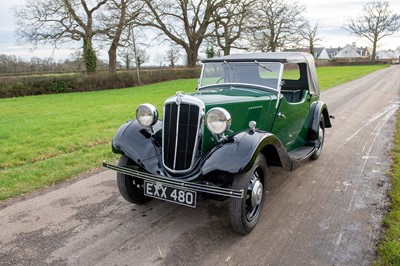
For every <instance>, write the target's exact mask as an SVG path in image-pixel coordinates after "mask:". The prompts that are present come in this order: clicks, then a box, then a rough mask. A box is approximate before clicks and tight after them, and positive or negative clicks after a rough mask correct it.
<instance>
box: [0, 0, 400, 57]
mask: <svg viewBox="0 0 400 266" xmlns="http://www.w3.org/2000/svg"><path fill="white" fill-rule="evenodd" d="M298 2H299V3H300V4H302V5H304V6H305V7H306V12H305V14H304V16H305V17H306V18H307V19H309V20H311V21H318V23H319V25H320V30H319V36H320V37H321V38H322V41H321V42H319V43H318V44H319V45H318V46H323V47H326V48H330V47H344V46H345V45H346V44H352V43H353V42H355V43H356V45H357V46H363V47H365V46H370V43H369V42H368V41H367V40H366V39H365V38H359V37H356V36H354V35H351V34H350V33H349V32H347V31H346V30H344V29H343V24H344V23H345V22H346V21H348V19H349V18H356V17H357V16H358V15H359V14H360V12H361V10H362V6H363V5H364V4H365V3H366V2H367V1H365V0H350V1H349V0H347V1H346V0H335V1H333V0H330V1H326V0H325V1H323V0H298ZM388 2H389V5H390V8H391V10H393V11H394V12H396V13H397V14H400V0H388ZM22 3H24V0H16V1H9V0H0V54H7V55H16V56H17V57H21V58H22V59H24V60H29V59H30V58H31V57H34V56H36V57H40V58H47V57H53V58H54V59H55V60H60V59H66V58H68V57H69V56H70V54H71V53H72V52H73V51H74V50H73V49H77V48H79V47H80V45H81V44H80V43H77V44H76V46H75V45H71V43H69V44H68V46H65V47H60V48H58V49H57V50H54V49H53V48H52V47H48V46H40V47H38V48H37V49H35V50H32V47H29V46H27V45H17V41H16V37H15V29H16V25H15V19H14V16H13V12H12V10H11V8H12V7H13V6H15V5H17V4H22ZM71 46H72V47H71ZM397 47H400V32H398V33H396V34H395V35H392V36H389V37H386V38H383V39H382V40H381V42H380V47H379V49H396V48H397ZM168 48H169V44H164V45H160V46H158V47H153V48H150V52H148V53H149V54H150V55H151V59H150V60H149V63H150V64H156V61H157V59H156V57H158V58H159V57H160V56H161V55H162V54H163V53H164V52H165V51H166V50H167V49H168ZM100 58H101V59H104V60H107V52H106V51H100Z"/></svg>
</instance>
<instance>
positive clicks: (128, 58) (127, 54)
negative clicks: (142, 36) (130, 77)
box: [118, 47, 135, 70]
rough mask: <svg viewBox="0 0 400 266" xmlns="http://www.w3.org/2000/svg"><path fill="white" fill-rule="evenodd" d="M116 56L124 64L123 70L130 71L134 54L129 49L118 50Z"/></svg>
mask: <svg viewBox="0 0 400 266" xmlns="http://www.w3.org/2000/svg"><path fill="white" fill-rule="evenodd" d="M118 56H119V57H120V58H121V60H122V61H123V62H124V65H125V68H126V69H127V70H128V69H130V66H131V63H132V62H134V60H135V54H134V53H133V51H132V49H131V48H130V47H121V48H119V52H118Z"/></svg>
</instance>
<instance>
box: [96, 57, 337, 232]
mask: <svg viewBox="0 0 400 266" xmlns="http://www.w3.org/2000/svg"><path fill="white" fill-rule="evenodd" d="M202 63H203V67H202V72H201V76H200V79H199V82H198V90H197V92H194V93H187V94H182V93H181V92H177V93H176V95H174V96H172V97H170V98H168V99H167V100H166V101H165V103H164V109H163V117H164V118H163V120H162V121H161V120H158V117H159V112H158V111H157V109H156V108H155V107H154V105H152V104H149V103H145V104H142V105H140V106H139V107H138V108H137V110H136V119H132V120H131V121H128V122H126V123H125V124H123V125H122V126H121V127H120V128H119V129H118V131H117V133H116V134H115V136H114V138H113V140H112V151H113V152H114V153H118V154H121V158H120V160H119V164H118V165H113V164H109V163H107V162H104V163H103V165H104V166H105V167H107V168H109V169H113V170H115V171H117V172H118V173H117V183H118V188H119V191H120V193H121V195H122V196H123V197H124V198H125V199H126V200H127V201H129V202H131V203H134V204H144V203H146V202H148V201H150V200H151V199H152V198H157V199H161V200H165V201H169V202H173V203H178V204H182V205H186V206H190V207H193V208H195V207H196V203H197V202H198V201H199V200H203V199H216V200H225V199H229V201H230V202H229V216H230V222H231V225H232V228H233V230H234V231H236V232H237V233H239V234H247V233H249V232H250V231H251V230H252V229H253V228H254V227H255V225H256V224H257V222H258V220H259V218H260V215H261V209H262V207H263V204H264V199H265V194H266V186H267V183H268V177H269V176H268V170H267V166H278V167H282V168H284V169H285V170H287V171H293V170H294V169H296V167H298V166H299V164H300V163H302V162H304V161H307V160H310V159H312V160H315V159H317V158H318V157H319V156H320V154H321V150H322V146H323V143H324V138H325V128H329V127H331V121H330V118H332V117H331V116H330V115H329V113H328V108H327V106H326V104H325V103H323V102H321V101H320V100H319V88H318V81H317V74H316V70H315V64H314V59H313V57H312V56H311V55H310V54H307V53H294V52H282V53H254V54H237V55H228V56H223V57H218V58H210V59H205V60H203V61H202ZM149 100H151V99H149Z"/></svg>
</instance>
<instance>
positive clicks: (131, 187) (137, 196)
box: [117, 155, 152, 204]
mask: <svg viewBox="0 0 400 266" xmlns="http://www.w3.org/2000/svg"><path fill="white" fill-rule="evenodd" d="M118 165H119V166H124V167H127V168H132V166H134V162H133V161H132V160H131V159H130V158H128V157H127V156H125V155H121V158H120V159H119V163H118ZM117 184H118V189H119V193H121V195H122V197H124V199H126V200H127V201H129V202H131V203H135V204H144V203H147V202H149V201H150V200H152V198H151V197H147V196H145V195H144V188H143V180H142V179H139V178H135V177H132V176H130V175H125V174H122V173H117Z"/></svg>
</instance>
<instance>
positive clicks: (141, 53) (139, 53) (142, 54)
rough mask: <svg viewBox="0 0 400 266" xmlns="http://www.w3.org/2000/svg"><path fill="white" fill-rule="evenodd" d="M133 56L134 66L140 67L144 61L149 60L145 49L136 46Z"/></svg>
mask: <svg viewBox="0 0 400 266" xmlns="http://www.w3.org/2000/svg"><path fill="white" fill-rule="evenodd" d="M135 58H136V60H135V64H136V67H138V68H140V67H141V66H142V65H143V64H144V63H146V62H148V61H149V59H150V56H149V55H148V54H147V52H146V50H145V49H142V48H136V55H135Z"/></svg>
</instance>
